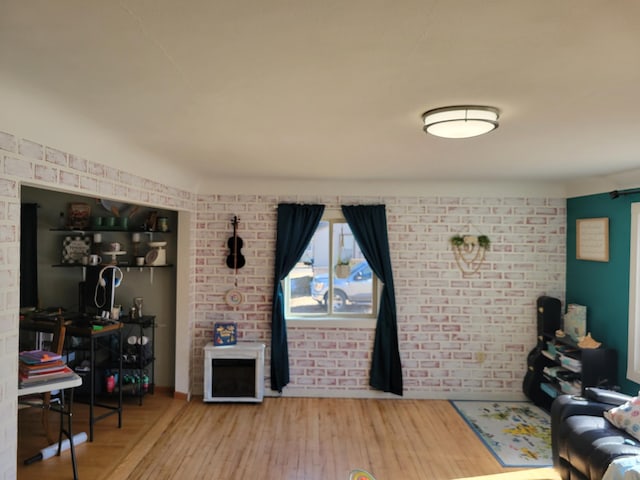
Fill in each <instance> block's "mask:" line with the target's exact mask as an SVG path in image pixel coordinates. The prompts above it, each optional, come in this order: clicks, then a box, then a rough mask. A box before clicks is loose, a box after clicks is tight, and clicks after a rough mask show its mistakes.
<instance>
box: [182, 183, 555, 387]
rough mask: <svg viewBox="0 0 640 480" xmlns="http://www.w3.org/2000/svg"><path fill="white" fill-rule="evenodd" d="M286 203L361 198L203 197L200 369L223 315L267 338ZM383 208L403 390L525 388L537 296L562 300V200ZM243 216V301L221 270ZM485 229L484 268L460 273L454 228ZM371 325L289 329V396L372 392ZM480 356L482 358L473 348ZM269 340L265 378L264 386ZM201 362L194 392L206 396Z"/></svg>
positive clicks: (252, 336)
mask: <svg viewBox="0 0 640 480" xmlns="http://www.w3.org/2000/svg"><path fill="white" fill-rule="evenodd" d="M280 201H299V202H304V201H308V202H313V203H324V204H325V205H326V206H327V207H328V208H338V207H339V205H341V204H343V203H345V204H349V203H356V202H358V203H361V204H362V203H365V202H364V200H363V199H359V198H358V199H356V198H343V199H341V198H335V197H327V198H324V197H322V196H320V197H317V196H316V197H314V198H313V199H305V198H304V197H294V198H290V197H286V198H284V197H283V198H277V197H270V198H262V197H259V196H255V197H247V196H242V198H241V197H240V196H237V197H236V196H229V195H225V196H216V195H211V196H209V197H201V198H199V205H202V204H204V205H203V208H202V209H199V211H198V221H197V225H198V227H197V228H198V248H197V253H196V258H197V260H196V263H197V264H198V267H197V269H196V284H197V295H196V312H197V314H196V315H197V318H198V322H197V323H196V325H195V328H196V333H195V342H194V357H193V359H194V365H198V364H200V363H201V362H202V358H203V357H202V355H203V354H202V347H203V346H204V345H205V344H206V343H207V342H208V341H211V336H212V331H213V324H214V323H215V322H216V321H236V322H238V328H239V332H240V339H244V340H260V341H264V342H265V343H266V344H267V347H268V346H269V341H270V327H269V324H270V311H271V290H272V286H271V285H272V278H271V277H272V276H273V265H272V264H273V249H274V244H275V223H276V213H275V206H276V205H277V203H278V202H280ZM367 201H368V202H370V203H385V204H386V205H387V221H388V230H389V243H390V246H391V250H392V264H393V270H394V281H395V287H396V301H397V305H398V327H399V340H400V351H401V359H402V363H403V373H404V385H405V395H407V396H415V397H438V396H440V397H447V396H456V395H461V394H469V392H470V391H472V392H478V393H496V394H502V395H514V394H518V393H519V392H520V391H521V383H522V378H523V375H524V372H525V361H526V353H527V352H528V351H529V349H531V348H532V347H533V346H534V344H535V300H536V298H537V297H538V296H539V295H542V294H549V295H554V296H558V297H560V298H562V297H563V294H564V252H565V201H564V200H563V199H547V198H484V197H483V198H479V197H478V198H476V197H388V198H387V197H372V198H368V199H367ZM233 215H238V216H239V217H240V219H241V223H240V226H239V235H240V236H241V238H242V239H243V241H244V248H243V250H242V253H243V255H244V256H245V257H246V261H247V266H246V267H244V268H243V269H242V270H241V271H240V273H239V275H238V286H239V288H240V289H241V290H242V291H243V292H244V293H245V295H246V299H245V302H244V303H243V305H242V306H241V307H239V308H232V307H229V306H227V305H226V304H225V303H224V293H225V292H226V291H227V290H228V289H230V288H232V287H233V285H234V276H233V274H232V271H231V270H229V269H228V268H226V267H225V265H224V259H225V257H226V255H227V253H228V248H227V244H226V242H227V239H228V237H229V235H230V232H231V227H230V223H229V222H230V219H231V217H232V216H233ZM465 233H471V234H476V235H477V234H480V233H482V234H486V235H488V236H489V238H490V239H491V241H492V246H491V248H490V250H489V252H488V253H487V257H486V263H485V264H484V266H483V267H482V268H481V270H480V272H479V273H478V274H477V275H475V276H473V277H471V278H463V276H462V274H461V272H460V270H458V267H457V265H456V262H455V260H454V257H453V253H452V252H451V249H450V246H449V238H450V237H451V236H453V235H455V234H465ZM373 336H374V332H373V330H371V329H361V328H360V329H357V328H354V329H346V328H340V329H336V328H327V329H319V328H316V327H314V328H308V327H299V326H290V327H289V329H288V339H289V355H290V373H291V383H290V384H289V386H288V387H287V388H286V389H285V394H291V395H323V396H335V395H352V396H366V395H368V394H369V393H370V391H369V388H368V370H369V362H370V351H371V348H372V343H373ZM479 352H481V354H484V360H483V361H482V362H479V361H478V359H479V358H481V357H479V356H478V353H479ZM269 355H270V350H269V348H267V368H266V372H267V380H266V382H267V383H266V384H267V385H269V378H268V377H269V368H268V364H269ZM201 373H202V369H201V368H200V369H198V370H194V378H193V384H192V385H193V389H194V392H197V393H200V392H201V385H202V380H201V377H199V375H201Z"/></svg>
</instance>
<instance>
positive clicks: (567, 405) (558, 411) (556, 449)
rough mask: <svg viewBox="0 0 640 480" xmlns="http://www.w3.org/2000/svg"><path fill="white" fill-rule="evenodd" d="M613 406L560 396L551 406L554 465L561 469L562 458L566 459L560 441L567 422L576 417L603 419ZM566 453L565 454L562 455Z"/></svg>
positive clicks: (572, 396)
mask: <svg viewBox="0 0 640 480" xmlns="http://www.w3.org/2000/svg"><path fill="white" fill-rule="evenodd" d="M611 408H613V405H611V404H608V403H602V402H595V401H592V400H587V399H586V398H584V397H579V396H576V395H566V394H565V395H560V396H558V397H556V398H555V400H553V403H552V404H551V454H552V455H551V456H552V458H553V465H554V466H555V467H556V468H561V461H560V458H561V457H563V458H566V448H567V447H566V445H564V444H563V443H562V442H561V440H560V435H561V433H560V431H561V430H562V428H561V426H562V424H563V423H564V422H565V420H566V419H567V418H569V417H572V416H574V415H588V416H592V417H602V416H603V413H604V412H605V411H607V410H609V409H611ZM562 452H564V453H562Z"/></svg>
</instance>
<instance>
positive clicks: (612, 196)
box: [609, 188, 640, 200]
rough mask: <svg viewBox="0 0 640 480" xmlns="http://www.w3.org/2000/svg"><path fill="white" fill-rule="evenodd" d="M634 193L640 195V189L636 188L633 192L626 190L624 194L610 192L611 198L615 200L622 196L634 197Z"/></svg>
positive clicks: (614, 191)
mask: <svg viewBox="0 0 640 480" xmlns="http://www.w3.org/2000/svg"><path fill="white" fill-rule="evenodd" d="M634 193H640V188H634V189H633V190H625V191H624V192H619V191H618V190H613V191H612V192H609V196H610V197H611V199H612V200H613V199H614V198H618V197H619V196H620V195H633V194H634Z"/></svg>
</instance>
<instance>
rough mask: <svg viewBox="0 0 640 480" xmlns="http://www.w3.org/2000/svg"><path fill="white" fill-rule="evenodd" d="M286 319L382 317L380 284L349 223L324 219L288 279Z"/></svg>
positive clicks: (286, 287) (286, 281) (341, 219)
mask: <svg viewBox="0 0 640 480" xmlns="http://www.w3.org/2000/svg"><path fill="white" fill-rule="evenodd" d="M284 292H285V308H286V317H287V319H300V320H314V319H315V320H326V319H340V320H347V319H349V320H352V319H361V318H367V319H372V318H375V317H376V316H377V305H378V279H377V277H376V276H375V275H374V274H373V272H372V271H371V268H370V267H369V264H368V263H367V261H366V260H365V259H364V256H363V255H362V252H361V251H360V247H359V246H358V243H357V242H356V240H355V238H354V237H353V234H352V232H351V228H349V224H348V223H346V221H345V220H344V218H339V219H323V220H322V221H321V222H320V224H319V225H318V228H317V229H316V232H315V233H314V235H313V238H312V239H311V242H309V245H308V246H307V249H306V251H305V253H304V254H303V256H302V258H301V259H300V261H299V262H298V264H297V265H296V266H295V267H294V268H293V270H291V272H290V273H289V276H288V277H287V278H286V279H285V288H284Z"/></svg>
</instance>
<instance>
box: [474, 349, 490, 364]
mask: <svg viewBox="0 0 640 480" xmlns="http://www.w3.org/2000/svg"><path fill="white" fill-rule="evenodd" d="M486 359H487V354H486V353H484V352H478V353H476V361H477V362H478V363H484V361H485V360H486Z"/></svg>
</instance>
